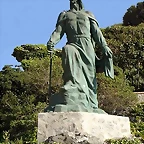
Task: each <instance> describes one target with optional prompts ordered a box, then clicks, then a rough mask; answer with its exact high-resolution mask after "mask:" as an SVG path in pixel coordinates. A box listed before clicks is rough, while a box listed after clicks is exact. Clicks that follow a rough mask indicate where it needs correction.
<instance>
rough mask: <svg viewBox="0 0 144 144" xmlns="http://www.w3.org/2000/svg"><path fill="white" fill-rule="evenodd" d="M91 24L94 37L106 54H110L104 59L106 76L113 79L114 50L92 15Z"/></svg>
mask: <svg viewBox="0 0 144 144" xmlns="http://www.w3.org/2000/svg"><path fill="white" fill-rule="evenodd" d="M90 26H91V35H92V38H93V39H94V41H95V42H96V43H97V44H98V45H99V46H100V47H101V48H102V51H103V53H104V55H107V56H108V57H105V60H104V73H105V75H106V76H108V77H110V78H112V79H113V78H114V68H113V59H112V51H111V49H110V48H109V47H108V45H107V42H106V40H105V38H104V37H103V34H102V32H101V30H100V28H99V26H98V23H97V21H96V20H95V18H93V17H90Z"/></svg>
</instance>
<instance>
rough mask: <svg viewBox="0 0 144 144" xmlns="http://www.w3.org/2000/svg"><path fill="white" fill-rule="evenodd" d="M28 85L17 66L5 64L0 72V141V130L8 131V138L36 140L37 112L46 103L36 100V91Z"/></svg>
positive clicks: (0, 133)
mask: <svg viewBox="0 0 144 144" xmlns="http://www.w3.org/2000/svg"><path fill="white" fill-rule="evenodd" d="M30 87H31V85H30V84H29V83H27V77H26V75H25V74H24V72H23V71H21V70H20V69H19V68H11V67H8V66H7V67H4V68H3V70H2V71H1V72H0V141H4V140H3V138H4V137H2V135H3V133H2V132H3V131H9V137H10V140H14V139H21V138H22V139H23V141H24V142H27V141H30V142H31V143H35V142H36V135H37V114H38V113H39V112H40V111H42V110H43V109H44V107H45V106H46V105H45V103H41V102H40V101H39V102H38V101H37V100H36V93H37V92H36V91H35V93H34V91H31V89H30ZM7 136H8V135H7Z"/></svg>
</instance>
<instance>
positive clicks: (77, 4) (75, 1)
mask: <svg viewBox="0 0 144 144" xmlns="http://www.w3.org/2000/svg"><path fill="white" fill-rule="evenodd" d="M70 9H75V10H82V9H84V6H83V3H82V0H70Z"/></svg>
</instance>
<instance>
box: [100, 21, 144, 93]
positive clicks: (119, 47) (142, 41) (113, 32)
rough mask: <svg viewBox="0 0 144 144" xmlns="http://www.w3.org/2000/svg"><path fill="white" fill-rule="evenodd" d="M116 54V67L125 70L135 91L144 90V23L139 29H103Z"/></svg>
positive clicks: (127, 27) (123, 27)
mask: <svg viewBox="0 0 144 144" xmlns="http://www.w3.org/2000/svg"><path fill="white" fill-rule="evenodd" d="M102 31H103V34H104V37H105V38H106V40H107V43H108V46H109V47H110V48H111V49H112V51H113V53H114V65H115V66H118V67H120V68H122V69H123V72H124V73H125V75H126V78H127V80H129V83H130V85H132V86H134V87H135V90H137V91H138V90H141V91H142V90H143V88H144V37H143V36H144V23H143V24H140V25H139V26H137V27H132V26H117V25H115V26H112V27H108V28H106V29H103V30H102Z"/></svg>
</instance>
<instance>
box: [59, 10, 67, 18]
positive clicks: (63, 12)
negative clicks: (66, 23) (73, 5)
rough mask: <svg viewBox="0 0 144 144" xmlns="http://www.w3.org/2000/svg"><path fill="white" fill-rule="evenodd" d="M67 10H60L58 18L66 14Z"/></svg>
mask: <svg viewBox="0 0 144 144" xmlns="http://www.w3.org/2000/svg"><path fill="white" fill-rule="evenodd" d="M66 13H67V11H62V12H61V13H60V14H59V18H64V17H65V15H66Z"/></svg>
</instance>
